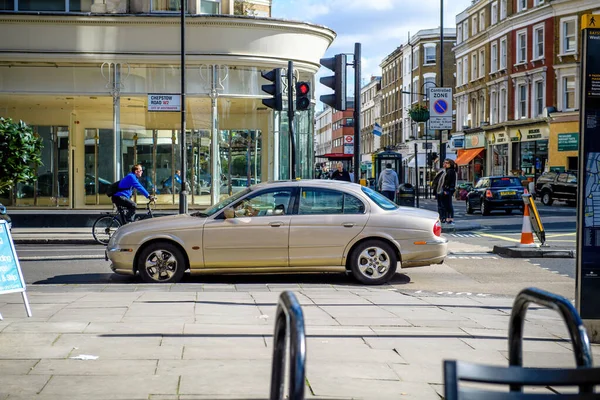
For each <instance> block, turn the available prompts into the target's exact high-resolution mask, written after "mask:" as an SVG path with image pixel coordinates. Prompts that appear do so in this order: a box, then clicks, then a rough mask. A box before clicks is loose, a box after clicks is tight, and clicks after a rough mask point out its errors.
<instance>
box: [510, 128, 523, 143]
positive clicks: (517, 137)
mask: <svg viewBox="0 0 600 400" xmlns="http://www.w3.org/2000/svg"><path fill="white" fill-rule="evenodd" d="M521 136H523V135H522V134H521V130H520V129H517V131H516V132H515V136H512V137H511V138H510V141H511V142H520V141H521Z"/></svg>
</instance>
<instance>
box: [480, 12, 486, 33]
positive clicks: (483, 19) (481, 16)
mask: <svg viewBox="0 0 600 400" xmlns="http://www.w3.org/2000/svg"><path fill="white" fill-rule="evenodd" d="M484 30H485V11H484V10H481V11H480V12H479V32H483V31H484Z"/></svg>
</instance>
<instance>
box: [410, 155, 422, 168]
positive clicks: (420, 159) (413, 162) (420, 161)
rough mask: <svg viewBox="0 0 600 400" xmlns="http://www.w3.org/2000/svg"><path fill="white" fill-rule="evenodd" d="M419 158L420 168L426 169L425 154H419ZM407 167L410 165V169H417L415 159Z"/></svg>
mask: <svg viewBox="0 0 600 400" xmlns="http://www.w3.org/2000/svg"><path fill="white" fill-rule="evenodd" d="M417 157H418V158H417V161H418V162H419V168H423V167H425V154H418V155H417ZM406 165H408V167H409V168H414V167H415V159H414V157H413V159H412V160H410V161H409V162H408V164H406Z"/></svg>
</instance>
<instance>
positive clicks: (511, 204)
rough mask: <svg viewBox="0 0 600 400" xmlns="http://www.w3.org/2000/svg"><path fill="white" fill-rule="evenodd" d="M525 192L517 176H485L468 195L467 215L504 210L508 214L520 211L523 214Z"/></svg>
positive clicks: (486, 213)
mask: <svg viewBox="0 0 600 400" xmlns="http://www.w3.org/2000/svg"><path fill="white" fill-rule="evenodd" d="M523 191H524V187H523V185H522V184H521V180H520V179H519V178H518V177H516V176H484V177H482V178H481V179H479V180H478V181H477V184H476V185H475V186H474V187H473V189H472V190H471V191H470V192H469V193H468V194H467V200H466V205H467V214H473V212H474V211H475V210H480V211H481V214H483V215H489V213H490V212H492V211H496V210H503V211H504V212H506V213H507V214H510V213H512V212H513V210H518V211H519V212H521V213H522V212H523V198H522V196H523Z"/></svg>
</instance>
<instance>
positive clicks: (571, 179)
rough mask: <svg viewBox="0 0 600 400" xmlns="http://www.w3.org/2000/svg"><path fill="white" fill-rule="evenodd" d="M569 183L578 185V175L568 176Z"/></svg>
mask: <svg viewBox="0 0 600 400" xmlns="http://www.w3.org/2000/svg"><path fill="white" fill-rule="evenodd" d="M567 183H577V175H575V174H567Z"/></svg>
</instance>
